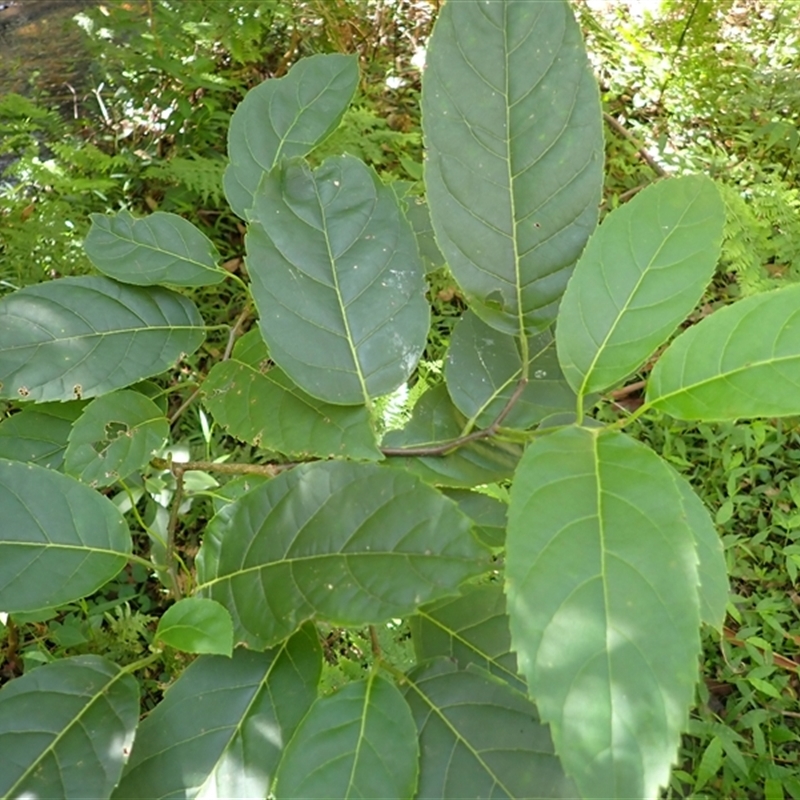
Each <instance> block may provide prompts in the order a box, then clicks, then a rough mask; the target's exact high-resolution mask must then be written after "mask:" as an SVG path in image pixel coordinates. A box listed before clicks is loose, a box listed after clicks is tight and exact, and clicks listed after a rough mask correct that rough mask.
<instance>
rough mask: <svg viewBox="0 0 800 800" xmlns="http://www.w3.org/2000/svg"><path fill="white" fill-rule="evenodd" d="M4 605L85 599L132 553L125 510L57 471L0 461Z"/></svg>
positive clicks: (23, 607) (17, 607)
mask: <svg viewBox="0 0 800 800" xmlns="http://www.w3.org/2000/svg"><path fill="white" fill-rule="evenodd" d="M0 509H2V525H0V609H2V610H3V611H9V612H11V611H34V610H36V609H38V608H45V607H47V606H59V605H63V604H64V603H69V602H71V601H72V600H77V599H78V598H80V597H85V596H86V595H88V594H91V593H92V592H93V591H95V590H96V589H99V588H100V587H101V586H102V585H103V584H104V583H106V582H107V581H110V580H111V579H112V578H113V577H114V576H115V575H116V574H117V573H118V572H119V571H120V570H121V569H122V568H123V567H124V566H125V563H126V562H127V560H128V558H127V557H128V554H129V553H130V552H131V537H130V533H129V532H128V527H127V525H126V524H125V520H124V519H123V518H122V515H121V514H120V513H119V511H117V509H116V507H115V506H114V505H113V504H112V503H111V502H110V501H109V500H107V499H106V498H105V497H103V496H102V495H100V494H98V493H97V492H95V491H93V490H91V489H89V487H88V486H84V485H83V484H82V483H79V482H78V481H76V480H74V479H73V478H68V477H67V476H66V475H62V474H61V473H60V472H53V470H49V469H44V468H43V467H37V466H34V465H33V464H23V463H22V462H19V461H6V460H5V459H0Z"/></svg>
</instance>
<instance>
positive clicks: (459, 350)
mask: <svg viewBox="0 0 800 800" xmlns="http://www.w3.org/2000/svg"><path fill="white" fill-rule="evenodd" d="M526 352H527V359H528V383H527V385H526V387H525V389H524V390H523V392H522V394H521V395H520V396H519V397H518V398H517V400H516V401H515V403H514V406H513V407H512V409H511V411H510V412H509V413H508V415H507V416H506V417H505V419H504V420H503V425H504V426H505V427H508V428H530V427H531V426H532V425H535V424H536V423H537V422H541V420H543V419H544V418H545V417H547V416H550V414H555V413H557V412H559V411H573V410H574V409H575V403H576V398H575V393H574V392H573V391H572V389H570V387H569V385H568V384H567V382H566V381H565V380H564V376H563V375H562V374H561V367H560V366H559V364H558V358H557V357H556V348H555V342H554V341H553V335H552V334H551V333H550V331H544V332H542V333H539V334H536V335H534V336H532V337H531V338H530V339H529V340H528V342H527V347H526ZM522 358H523V356H522V354H521V352H520V346H519V340H518V339H516V338H515V337H513V336H509V335H508V334H505V333H500V332H499V331H497V330H495V329H494V328H491V327H489V325H487V324H486V323H485V322H483V320H481V319H480V318H479V317H478V316H477V315H476V314H473V313H471V312H469V311H467V313H466V314H464V316H462V317H461V319H460V320H459V321H458V322H457V323H456V326H455V328H454V329H453V333H452V336H451V338H450V347H449V348H448V350H447V362H446V365H445V373H444V375H445V380H446V382H447V391H448V392H449V393H450V397H451V398H452V399H453V403H454V404H455V405H456V407H457V408H458V410H459V411H460V412H461V413H462V414H464V415H465V416H466V417H468V418H469V419H470V421H472V422H474V423H475V424H477V425H478V427H482V428H485V427H487V426H489V425H491V424H492V422H494V420H495V419H496V418H497V416H498V415H499V414H500V412H501V411H503V409H504V408H505V407H506V405H507V404H508V401H509V400H510V399H511V397H512V395H513V394H514V392H515V390H516V389H517V385H518V384H519V381H520V379H521V378H522V372H523V370H522Z"/></svg>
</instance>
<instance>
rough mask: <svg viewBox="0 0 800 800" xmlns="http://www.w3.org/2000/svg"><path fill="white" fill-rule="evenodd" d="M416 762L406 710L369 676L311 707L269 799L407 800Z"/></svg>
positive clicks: (388, 686) (392, 691)
mask: <svg viewBox="0 0 800 800" xmlns="http://www.w3.org/2000/svg"><path fill="white" fill-rule="evenodd" d="M418 757H419V752H418V747H417V737H416V726H415V725H414V720H413V718H412V717H411V711H410V709H409V708H408V704H407V703H406V702H405V700H404V699H403V695H402V694H401V693H400V692H399V691H398V689H397V688H396V687H395V686H394V684H392V683H389V681H387V680H385V679H383V678H381V677H380V676H378V675H376V674H374V673H373V674H371V675H370V676H369V677H368V678H367V679H365V680H363V681H356V682H353V683H349V684H347V685H346V686H345V687H344V688H342V689H341V690H340V691H338V692H336V694H334V695H331V696H328V697H320V698H319V699H318V700H317V701H316V702H315V703H314V705H313V706H312V707H311V709H310V711H309V712H308V714H307V715H306V717H305V718H304V719H303V721H302V722H301V723H300V725H299V727H298V729H297V731H296V732H295V735H294V737H293V738H292V741H291V742H290V743H289V745H288V747H287V748H286V753H285V755H284V757H283V759H282V760H281V765H280V768H279V769H278V775H277V779H276V780H277V783H276V787H275V797H276V800H289V798H297V800H312V798H319V800H324V798H330V797H341V798H351V797H361V798H374V800H381V799H382V798H386V797H396V798H408V800H411V798H412V797H414V789H415V787H416V782H417V759H418Z"/></svg>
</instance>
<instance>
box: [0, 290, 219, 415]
mask: <svg viewBox="0 0 800 800" xmlns="http://www.w3.org/2000/svg"><path fill="white" fill-rule="evenodd" d="M204 335H205V334H204V330H203V320H202V319H201V318H200V315H199V314H198V312H197V309H196V308H195V306H194V304H193V303H192V302H191V301H190V300H187V299H186V298H185V297H182V296H181V295H179V294H176V293H175V292H171V291H170V290H169V289H163V288H161V287H147V288H145V287H138V286H126V285H125V284H122V283H117V282H116V281H113V280H111V279H110V278H100V277H80V278H62V279H61V280H57V281H50V283H40V284H37V285H35V286H28V287H26V288H24V289H21V290H20V291H18V292H14V293H13V294H10V295H7V296H6V297H4V298H2V300H0V397H11V398H15V399H19V398H23V399H29V400H75V399H81V398H82V397H83V398H88V397H95V396H96V395H100V394H105V393H107V392H111V391H113V390H114V389H121V388H123V387H125V386H129V385H130V384H132V383H135V382H136V381H138V380H141V379H142V378H147V377H149V376H151V375H157V374H158V373H160V372H163V371H164V370H165V369H167V368H168V367H170V366H172V365H173V364H174V363H175V361H176V360H177V359H178V358H180V357H181V356H182V355H184V354H187V353H193V352H194V351H195V350H196V349H197V348H198V347H199V346H200V344H201V343H202V341H203V337H204Z"/></svg>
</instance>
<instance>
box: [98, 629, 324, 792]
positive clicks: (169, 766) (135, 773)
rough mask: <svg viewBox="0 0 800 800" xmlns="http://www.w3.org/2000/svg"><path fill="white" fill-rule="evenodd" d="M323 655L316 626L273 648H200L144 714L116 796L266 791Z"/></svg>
mask: <svg viewBox="0 0 800 800" xmlns="http://www.w3.org/2000/svg"><path fill="white" fill-rule="evenodd" d="M321 661H322V656H321V653H320V648H319V640H318V637H317V632H316V630H315V629H314V628H313V627H311V626H308V627H306V628H304V629H303V630H301V631H299V632H298V633H297V634H296V635H295V636H293V637H292V638H291V639H289V641H287V642H285V643H284V644H282V645H281V646H280V647H277V648H276V649H275V650H272V651H270V652H267V653H254V652H251V651H247V650H244V649H241V648H239V649H237V650H234V652H233V658H226V657H225V656H200V657H199V658H198V659H196V660H195V661H193V662H192V663H191V664H190V665H189V667H187V669H186V670H185V671H184V672H183V673H182V674H181V676H180V678H178V680H177V681H176V682H175V683H174V684H173V685H172V686H171V687H170V688H169V689H168V690H167V693H166V696H165V697H164V699H163V700H162V701H161V703H159V704H158V705H157V706H156V707H155V709H154V710H153V712H152V713H151V714H149V715H148V716H147V718H146V719H145V720H144V722H142V724H141V726H140V728H139V733H138V735H137V737H136V746H135V747H134V748H133V753H132V755H131V760H130V762H129V763H128V766H127V767H126V769H125V774H124V776H123V778H122V782H121V783H120V785H119V788H118V789H117V791H116V792H114V795H113V797H114V800H123V799H124V800H144V798H148V800H149V798H156V797H159V798H166V797H169V798H173V799H174V800H177V799H178V798H180V799H181V800H192V799H193V798H220V800H222V799H223V798H225V799H226V800H227V798H258V799H259V800H260V799H261V798H264V797H266V796H267V794H268V791H269V787H270V783H271V782H272V780H273V778H274V777H275V771H276V769H277V766H278V761H279V760H280V757H281V754H282V752H283V750H284V748H285V747H286V743H287V742H288V741H289V739H290V738H291V736H292V734H293V732H294V729H295V728H296V727H297V724H298V723H299V722H300V720H301V719H302V718H303V716H304V715H305V713H306V712H307V711H308V709H309V707H310V706H311V703H312V702H313V701H314V699H315V698H316V695H317V682H318V680H319V675H320V669H321Z"/></svg>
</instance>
